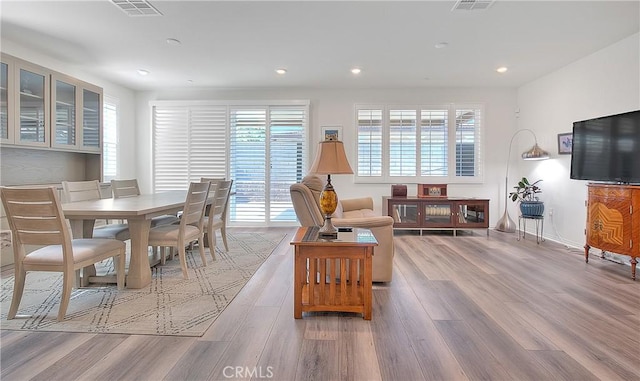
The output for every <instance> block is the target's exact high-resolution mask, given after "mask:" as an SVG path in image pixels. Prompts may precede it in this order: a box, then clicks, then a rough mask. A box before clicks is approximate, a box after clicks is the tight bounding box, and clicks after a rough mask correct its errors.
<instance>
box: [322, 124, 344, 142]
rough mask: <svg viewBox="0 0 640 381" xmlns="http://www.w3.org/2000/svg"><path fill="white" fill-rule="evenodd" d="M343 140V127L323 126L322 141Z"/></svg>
mask: <svg viewBox="0 0 640 381" xmlns="http://www.w3.org/2000/svg"><path fill="white" fill-rule="evenodd" d="M340 139H342V126H322V140H340Z"/></svg>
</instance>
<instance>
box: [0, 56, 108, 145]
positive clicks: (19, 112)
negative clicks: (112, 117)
mask: <svg viewBox="0 0 640 381" xmlns="http://www.w3.org/2000/svg"><path fill="white" fill-rule="evenodd" d="M0 61H1V65H0V142H2V143H5V144H12V145H16V146H32V147H42V148H54V149H56V150H64V151H73V152H92V153H100V152H101V150H102V103H103V92H102V89H101V88H100V87H98V86H95V85H92V84H90V83H86V82H83V81H81V80H79V79H77V78H73V77H70V76H67V75H64V74H60V73H57V72H54V71H52V70H49V69H47V68H44V67H41V66H37V65H34V64H31V63H29V62H26V61H23V60H21V59H19V58H15V57H12V56H9V55H6V54H2V55H1V59H0Z"/></svg>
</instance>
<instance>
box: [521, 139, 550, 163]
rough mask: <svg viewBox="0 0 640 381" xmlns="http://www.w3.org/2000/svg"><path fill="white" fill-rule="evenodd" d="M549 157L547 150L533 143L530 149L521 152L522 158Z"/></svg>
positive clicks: (540, 158) (539, 158)
mask: <svg viewBox="0 0 640 381" xmlns="http://www.w3.org/2000/svg"><path fill="white" fill-rule="evenodd" d="M548 158H549V152H547V151H545V150H543V149H542V148H540V147H539V146H538V143H535V144H534V145H533V147H531V149H529V150H527V151H524V152H523V153H522V159H524V160H545V159H548Z"/></svg>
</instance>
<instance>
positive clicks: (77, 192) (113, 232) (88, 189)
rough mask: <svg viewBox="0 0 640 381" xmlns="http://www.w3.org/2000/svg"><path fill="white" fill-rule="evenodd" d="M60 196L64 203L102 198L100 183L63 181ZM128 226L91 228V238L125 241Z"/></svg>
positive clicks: (111, 225)
mask: <svg viewBox="0 0 640 381" xmlns="http://www.w3.org/2000/svg"><path fill="white" fill-rule="evenodd" d="M62 194H63V201H64V202H76V201H90V200H99V199H101V198H102V194H101V193H100V183H99V182H98V180H91V181H63V182H62ZM130 237H131V236H130V234H129V225H127V224H124V223H122V224H106V225H102V226H96V227H94V228H93V238H107V239H117V240H120V241H126V240H128V239H129V238H130Z"/></svg>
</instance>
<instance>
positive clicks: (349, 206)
mask: <svg viewBox="0 0 640 381" xmlns="http://www.w3.org/2000/svg"><path fill="white" fill-rule="evenodd" d="M323 187H324V181H323V180H322V178H320V177H318V176H316V175H307V176H305V177H304V178H303V179H302V181H301V182H300V183H297V184H293V185H291V187H290V192H291V201H292V202H293V208H294V210H295V212H296V216H297V217H298V221H299V222H300V224H301V225H302V226H321V225H322V224H323V223H324V217H323V216H322V212H321V211H320V193H321V192H322V188H323ZM338 200H339V202H338V207H337V208H336V211H335V212H334V214H333V216H332V218H331V221H332V222H333V225H334V226H336V227H354V228H367V229H370V230H371V232H372V233H373V235H374V236H375V237H376V240H377V241H378V246H376V248H375V249H374V255H373V274H372V277H373V281H374V282H390V281H391V278H392V273H393V256H394V250H395V248H394V244H393V218H391V217H389V216H380V215H376V214H375V212H374V211H373V199H372V198H371V197H362V198H354V199H345V200H340V199H339V198H338Z"/></svg>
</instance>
